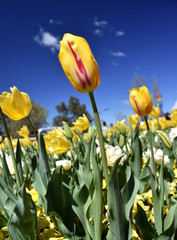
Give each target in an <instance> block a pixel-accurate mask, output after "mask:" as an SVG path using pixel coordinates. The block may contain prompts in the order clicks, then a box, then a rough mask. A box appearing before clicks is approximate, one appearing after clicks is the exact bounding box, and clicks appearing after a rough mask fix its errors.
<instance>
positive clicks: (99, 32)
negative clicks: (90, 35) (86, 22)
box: [94, 29, 103, 37]
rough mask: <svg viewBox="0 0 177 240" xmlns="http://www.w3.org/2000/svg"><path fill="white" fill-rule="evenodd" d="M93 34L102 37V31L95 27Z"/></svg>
mask: <svg viewBox="0 0 177 240" xmlns="http://www.w3.org/2000/svg"><path fill="white" fill-rule="evenodd" d="M94 34H95V35H96V36H99V37H102V36H103V31H102V30H100V29H95V31H94Z"/></svg>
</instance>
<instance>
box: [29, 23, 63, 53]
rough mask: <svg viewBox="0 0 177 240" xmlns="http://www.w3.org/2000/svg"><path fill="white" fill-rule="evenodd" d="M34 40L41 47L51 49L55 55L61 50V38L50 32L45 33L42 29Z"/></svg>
mask: <svg viewBox="0 0 177 240" xmlns="http://www.w3.org/2000/svg"><path fill="white" fill-rule="evenodd" d="M33 39H34V41H35V42H37V43H38V44H39V45H41V46H43V47H47V48H49V49H50V50H51V51H52V52H53V53H55V52H56V51H58V50H59V48H60V44H59V37H56V36H54V35H52V34H51V33H49V32H45V31H44V29H43V28H40V30H39V33H38V34H37V35H35V36H34V38H33Z"/></svg>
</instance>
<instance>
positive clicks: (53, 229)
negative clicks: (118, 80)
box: [0, 34, 177, 240]
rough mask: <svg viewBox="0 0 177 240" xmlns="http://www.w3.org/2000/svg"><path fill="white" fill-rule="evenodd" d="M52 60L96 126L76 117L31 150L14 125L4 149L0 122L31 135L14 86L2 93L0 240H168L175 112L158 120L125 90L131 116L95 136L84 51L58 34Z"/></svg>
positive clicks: (95, 71)
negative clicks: (82, 95) (81, 95)
mask: <svg viewBox="0 0 177 240" xmlns="http://www.w3.org/2000/svg"><path fill="white" fill-rule="evenodd" d="M83 50H84V51H83ZM86 56H87V57H86ZM59 60H60V62H61V65H62V67H63V69H64V71H65V73H66V75H67V77H68V79H69V80H70V82H71V83H72V85H73V86H74V88H75V89H76V90H78V91H80V92H86V93H88V94H89V97H90V101H91V104H92V107H93V112H94V116H95V123H96V127H93V126H91V125H90V124H89V121H88V119H87V117H86V116H85V115H83V116H80V117H79V118H78V119H76V121H75V122H73V124H72V126H69V125H68V124H67V123H66V122H63V127H62V128H60V127H58V128H55V129H52V130H51V131H50V132H49V133H47V134H45V135H42V134H41V133H40V134H39V136H37V135H35V137H36V140H33V141H31V140H30V139H29V131H28V129H27V127H26V126H23V127H22V129H18V134H19V135H20V136H21V137H22V138H21V139H20V140H17V139H14V140H12V139H11V137H10V134H9V131H8V127H7V124H6V120H5V117H4V114H5V115H6V116H7V117H9V118H12V119H14V120H20V119H22V118H27V120H28V122H29V123H30V126H31V128H32V129H33V130H34V129H35V127H34V126H33V124H32V123H31V121H30V119H29V118H28V114H29V112H30V110H31V102H30V98H29V96H28V95H27V94H26V93H23V92H20V91H19V90H18V88H17V87H13V88H11V93H8V92H4V93H2V95H1V96H0V115H1V119H2V123H3V127H4V130H5V133H6V138H5V139H4V140H3V141H2V140H1V152H0V167H1V168H0V170H1V172H0V193H1V194H0V240H1V239H13V240H19V239H24V240H25V239H31V240H33V239H50V240H54V239H73V240H74V239H76V240H78V239H87V240H91V239H94V240H99V239H108V240H114V239H115V240H117V239H121V240H124V239H126V240H127V239H159V240H160V239H174V240H175V239H176V230H177V191H176V183H177V162H176V159H177V110H174V111H172V113H171V118H170V120H166V119H165V118H160V117H159V115H160V111H159V107H158V106H157V107H155V106H153V104H152V99H151V96H150V93H149V91H148V89H147V88H146V87H145V86H143V87H141V88H138V89H132V90H131V91H130V103H131V105H132V107H133V109H134V111H135V112H136V114H132V115H131V116H129V117H127V118H125V119H124V120H122V121H118V122H116V123H115V125H114V126H113V127H112V128H109V129H107V130H106V131H103V130H102V128H101V124H100V119H99V114H98V110H97V106H96V102H95V99H94V95H93V91H94V90H95V88H96V87H98V85H99V84H100V72H99V68H98V65H97V63H96V60H95V59H94V57H93V55H92V52H91V50H90V48H89V46H88V43H87V42H86V41H85V40H84V39H83V38H80V37H77V36H73V35H71V34H66V35H64V38H63V40H62V41H61V48H60V52H59ZM149 116H150V117H149ZM140 117H141V118H140ZM142 119H143V120H142ZM34 134H36V131H35V130H34Z"/></svg>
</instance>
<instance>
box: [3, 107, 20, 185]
mask: <svg viewBox="0 0 177 240" xmlns="http://www.w3.org/2000/svg"><path fill="white" fill-rule="evenodd" d="M0 116H1V119H2V124H3V127H4V130H5V133H6V137H7V140H8V144H9V151H10V154H11V157H12V164H13V168H14V173H15V177H16V182H17V190H19V189H20V187H21V181H20V175H19V172H18V168H17V163H16V159H15V154H14V149H13V146H12V141H11V138H10V134H9V130H8V127H7V124H6V121H5V117H4V114H3V112H2V109H1V107H0Z"/></svg>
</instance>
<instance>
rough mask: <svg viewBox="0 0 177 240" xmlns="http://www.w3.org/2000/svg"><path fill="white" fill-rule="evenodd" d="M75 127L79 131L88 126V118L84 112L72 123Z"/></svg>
mask: <svg viewBox="0 0 177 240" xmlns="http://www.w3.org/2000/svg"><path fill="white" fill-rule="evenodd" d="M72 124H73V125H74V127H75V128H76V129H78V130H79V131H80V132H83V131H85V130H87V129H88V128H89V125H90V123H89V120H88V118H87V117H86V115H85V114H83V116H81V117H78V119H76V121H75V122H73V123H72Z"/></svg>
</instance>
